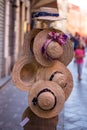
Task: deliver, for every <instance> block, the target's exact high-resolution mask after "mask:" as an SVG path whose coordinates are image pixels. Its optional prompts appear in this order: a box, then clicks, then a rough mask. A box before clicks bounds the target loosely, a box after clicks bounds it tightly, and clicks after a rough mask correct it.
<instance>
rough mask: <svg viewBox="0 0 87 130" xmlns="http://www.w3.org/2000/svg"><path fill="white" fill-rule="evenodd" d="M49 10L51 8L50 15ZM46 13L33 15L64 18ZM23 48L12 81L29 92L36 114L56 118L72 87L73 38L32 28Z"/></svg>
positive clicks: (51, 30) (31, 107)
mask: <svg viewBox="0 0 87 130" xmlns="http://www.w3.org/2000/svg"><path fill="white" fill-rule="evenodd" d="M43 9H44V12H45V8H43ZM41 11H42V10H41ZM42 12H43V11H42ZM50 13H52V12H49V11H48V15H49V14H50ZM38 14H39V15H38ZM54 14H56V12H55V13H54ZM41 15H42V16H41ZM43 15H44V14H42V13H40V12H38V13H37V16H36V14H34V17H33V18H35V19H39V18H40V20H41V19H42V20H43V19H44V20H45V19H47V20H52V18H53V20H60V19H61V18H60V17H58V18H57V16H56V15H54V16H49V17H46V16H45V18H44V17H43ZM45 15H46V13H45ZM23 50H24V55H23V56H22V57H21V58H19V59H18V61H17V62H16V63H15V65H14V67H13V72H12V80H13V83H14V85H15V86H16V87H17V88H19V89H20V90H22V91H26V92H29V96H28V103H29V111H31V112H32V113H33V114H35V116H36V117H35V116H34V118H38V119H39V118H41V119H42V118H43V119H46V120H47V119H52V118H56V116H58V114H59V113H60V111H61V110H62V109H63V107H64V103H65V101H66V100H67V98H68V97H69V95H70V93H71V91H72V88H73V78H72V74H71V73H70V71H69V70H68V69H67V65H68V64H69V63H70V62H71V60H72V58H73V45H72V42H71V41H70V39H69V38H68V36H67V35H66V34H65V33H64V32H62V31H61V30H57V29H53V28H47V29H32V30H31V31H30V32H29V33H27V34H26V35H25V39H24V45H23ZM25 113H26V112H25ZM33 114H32V117H33ZM24 117H25V116H23V118H24ZM34 120H35V119H34ZM30 128H31V127H30ZM33 129H34V128H32V130H33ZM41 130H42V129H41Z"/></svg>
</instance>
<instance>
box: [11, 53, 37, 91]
mask: <svg viewBox="0 0 87 130" xmlns="http://www.w3.org/2000/svg"><path fill="white" fill-rule="evenodd" d="M37 69H38V64H37V62H36V61H35V60H34V59H32V58H31V57H29V56H27V55H24V56H22V57H21V58H19V59H18V61H17V62H16V63H15V64H14V67H13V70H12V81H13V83H14V85H15V86H16V87H17V88H19V89H20V90H22V91H29V90H30V88H31V86H32V84H33V83H34V82H35V75H36V73H37Z"/></svg>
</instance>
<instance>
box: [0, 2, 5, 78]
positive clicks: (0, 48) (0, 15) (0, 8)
mask: <svg viewBox="0 0 87 130" xmlns="http://www.w3.org/2000/svg"><path fill="white" fill-rule="evenodd" d="M4 16H5V1H4V0H0V77H3V76H4V67H5V66H4V62H5V60H4V29H5V28H4V25H5V17H4Z"/></svg>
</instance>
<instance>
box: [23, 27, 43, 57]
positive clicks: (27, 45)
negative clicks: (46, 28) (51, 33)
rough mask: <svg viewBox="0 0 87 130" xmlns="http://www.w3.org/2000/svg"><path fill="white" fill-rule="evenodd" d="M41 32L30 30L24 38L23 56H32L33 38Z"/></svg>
mask: <svg viewBox="0 0 87 130" xmlns="http://www.w3.org/2000/svg"><path fill="white" fill-rule="evenodd" d="M40 31H41V29H32V30H31V31H30V32H27V33H26V34H25V36H24V43H23V51H24V55H29V56H32V55H33V54H32V47H33V41H34V38H35V36H36V35H37V34H38V33H39V32H40Z"/></svg>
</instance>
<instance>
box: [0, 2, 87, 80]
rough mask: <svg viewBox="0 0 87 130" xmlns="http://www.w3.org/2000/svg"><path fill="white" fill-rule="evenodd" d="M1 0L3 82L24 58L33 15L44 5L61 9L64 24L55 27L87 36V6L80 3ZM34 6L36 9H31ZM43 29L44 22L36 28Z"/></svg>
mask: <svg viewBox="0 0 87 130" xmlns="http://www.w3.org/2000/svg"><path fill="white" fill-rule="evenodd" d="M31 3H33V1H32V0H0V79H1V78H3V77H5V76H8V75H9V74H10V73H11V71H12V68H13V65H14V63H15V61H16V60H17V59H18V58H19V57H20V51H21V49H22V46H23V41H24V34H25V33H26V32H27V31H29V30H30V26H31V24H32V23H31V22H32V20H31V12H33V11H35V10H37V9H38V8H39V7H41V6H52V7H58V10H59V14H60V15H62V16H64V17H66V20H64V21H60V22H59V21H56V22H54V23H52V25H53V26H55V28H58V29H61V30H62V31H64V32H66V33H68V34H72V35H74V34H75V32H78V33H79V34H80V35H81V36H84V37H86V36H87V7H86V5H87V3H86V1H84V2H83V1H82V0H80V1H77V0H58V1H55V0H51V2H50V1H49V2H47V3H45V4H44V3H43V2H42V3H40V2H39V1H37V0H36V3H35V2H34V4H31ZM31 6H32V7H31ZM39 26H42V25H41V22H40V21H37V22H36V23H35V24H34V27H37V28H38V27H39Z"/></svg>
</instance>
